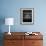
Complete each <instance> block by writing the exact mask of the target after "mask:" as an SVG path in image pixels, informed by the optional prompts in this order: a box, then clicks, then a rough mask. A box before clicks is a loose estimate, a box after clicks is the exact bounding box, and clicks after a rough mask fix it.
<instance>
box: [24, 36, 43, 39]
mask: <svg viewBox="0 0 46 46" xmlns="http://www.w3.org/2000/svg"><path fill="white" fill-rule="evenodd" d="M26 39H27V40H31V39H33V40H34V39H35V40H37V39H39V40H43V36H41V35H38V36H37V35H34V36H30V35H25V40H26Z"/></svg>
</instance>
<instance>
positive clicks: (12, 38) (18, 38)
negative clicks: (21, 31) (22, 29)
mask: <svg viewBox="0 0 46 46" xmlns="http://www.w3.org/2000/svg"><path fill="white" fill-rule="evenodd" d="M4 39H6V40H7V39H10V40H14V39H15V40H22V39H24V36H23V35H15V36H13V35H12V36H10V35H7V36H4Z"/></svg>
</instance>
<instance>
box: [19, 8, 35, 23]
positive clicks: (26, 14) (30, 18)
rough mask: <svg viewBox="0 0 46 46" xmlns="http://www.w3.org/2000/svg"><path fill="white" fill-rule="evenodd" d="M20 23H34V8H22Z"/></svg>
mask: <svg viewBox="0 0 46 46" xmlns="http://www.w3.org/2000/svg"><path fill="white" fill-rule="evenodd" d="M20 23H21V24H33V23H34V8H21V9H20Z"/></svg>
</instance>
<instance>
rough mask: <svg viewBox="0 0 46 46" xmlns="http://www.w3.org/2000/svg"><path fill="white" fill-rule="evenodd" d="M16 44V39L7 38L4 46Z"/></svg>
mask: <svg viewBox="0 0 46 46" xmlns="http://www.w3.org/2000/svg"><path fill="white" fill-rule="evenodd" d="M15 45H16V41H14V40H5V41H4V46H15Z"/></svg>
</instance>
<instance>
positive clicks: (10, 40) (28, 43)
mask: <svg viewBox="0 0 46 46" xmlns="http://www.w3.org/2000/svg"><path fill="white" fill-rule="evenodd" d="M25 33H26V32H11V35H8V34H7V32H5V33H4V46H43V35H42V34H41V33H40V32H33V33H37V34H38V35H25Z"/></svg>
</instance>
